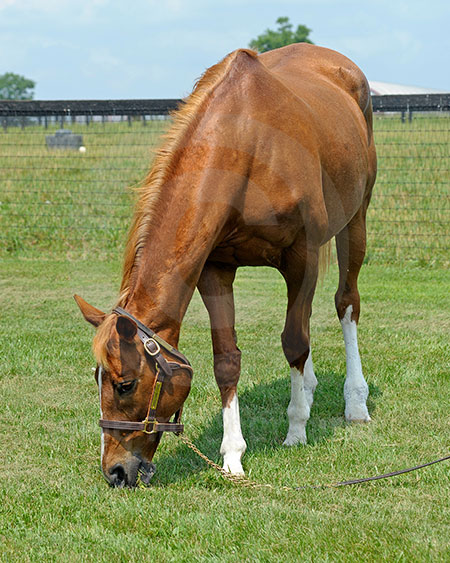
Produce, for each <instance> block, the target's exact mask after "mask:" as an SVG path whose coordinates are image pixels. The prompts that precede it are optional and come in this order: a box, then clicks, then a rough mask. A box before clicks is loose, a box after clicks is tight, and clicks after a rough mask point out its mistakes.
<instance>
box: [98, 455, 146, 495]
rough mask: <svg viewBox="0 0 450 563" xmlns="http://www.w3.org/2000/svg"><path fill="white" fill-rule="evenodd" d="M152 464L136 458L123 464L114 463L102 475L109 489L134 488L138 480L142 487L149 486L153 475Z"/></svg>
mask: <svg viewBox="0 0 450 563" xmlns="http://www.w3.org/2000/svg"><path fill="white" fill-rule="evenodd" d="M155 471H156V467H155V465H154V463H149V462H146V461H143V460H141V459H139V458H137V457H135V458H133V460H132V461H131V462H130V461H128V462H127V463H125V464H123V465H122V464H121V463H116V464H115V465H114V466H113V467H111V469H110V470H109V471H108V473H104V475H105V477H106V480H107V481H108V483H109V484H110V486H111V487H117V488H119V489H123V488H124V487H129V488H133V487H136V485H137V482H138V478H140V481H141V483H143V484H144V485H149V484H150V481H151V479H152V477H153V475H154V474H155Z"/></svg>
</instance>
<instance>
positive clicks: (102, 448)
mask: <svg viewBox="0 0 450 563" xmlns="http://www.w3.org/2000/svg"><path fill="white" fill-rule="evenodd" d="M102 382H103V381H102V368H101V366H99V368H98V398H99V401H100V418H103V411H102ZM101 444H102V447H101V453H100V464H102V463H103V454H104V451H105V437H104V434H103V428H102V434H101Z"/></svg>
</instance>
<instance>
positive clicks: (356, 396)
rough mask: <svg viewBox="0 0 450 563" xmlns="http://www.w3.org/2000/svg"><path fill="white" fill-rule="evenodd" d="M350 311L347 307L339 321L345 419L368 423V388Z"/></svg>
mask: <svg viewBox="0 0 450 563" xmlns="http://www.w3.org/2000/svg"><path fill="white" fill-rule="evenodd" d="M352 311H353V307H352V305H349V306H348V307H347V309H346V311H345V315H344V317H343V319H342V320H341V326H342V332H343V334H344V342H345V355H346V360H347V377H346V379H345V384H344V398H345V418H346V419H347V420H349V421H353V422H369V421H370V416H369V411H368V410H367V406H366V400H367V397H368V395H369V387H368V385H367V383H366V380H365V379H364V375H363V372H362V366H361V359H360V357H359V351H358V336H357V328H356V322H355V321H352Z"/></svg>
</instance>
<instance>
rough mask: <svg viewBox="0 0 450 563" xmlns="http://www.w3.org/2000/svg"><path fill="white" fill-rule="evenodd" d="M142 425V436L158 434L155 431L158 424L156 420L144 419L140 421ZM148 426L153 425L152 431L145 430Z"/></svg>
mask: <svg viewBox="0 0 450 563" xmlns="http://www.w3.org/2000/svg"><path fill="white" fill-rule="evenodd" d="M142 424H143V425H144V429H143V430H142V432H143V433H144V434H156V433H157V432H158V430H156V427H157V426H158V422H157V421H156V420H148V418H146V419H145V420H143V421H142ZM149 424H153V428H152V430H147V427H148V425H149Z"/></svg>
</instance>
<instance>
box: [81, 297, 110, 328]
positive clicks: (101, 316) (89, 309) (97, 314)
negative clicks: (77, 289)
mask: <svg viewBox="0 0 450 563" xmlns="http://www.w3.org/2000/svg"><path fill="white" fill-rule="evenodd" d="M73 297H74V299H75V301H76V302H77V305H78V307H79V308H80V311H81V312H82V313H83V317H84V318H85V319H86V320H87V322H88V323H91V325H94V326H95V327H97V326H100V325H101V324H102V322H103V321H104V320H105V318H106V313H103V311H100V309H96V308H95V307H93V306H92V305H89V303H87V302H86V301H85V300H84V299H82V298H81V297H80V296H79V295H74V296H73Z"/></svg>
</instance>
